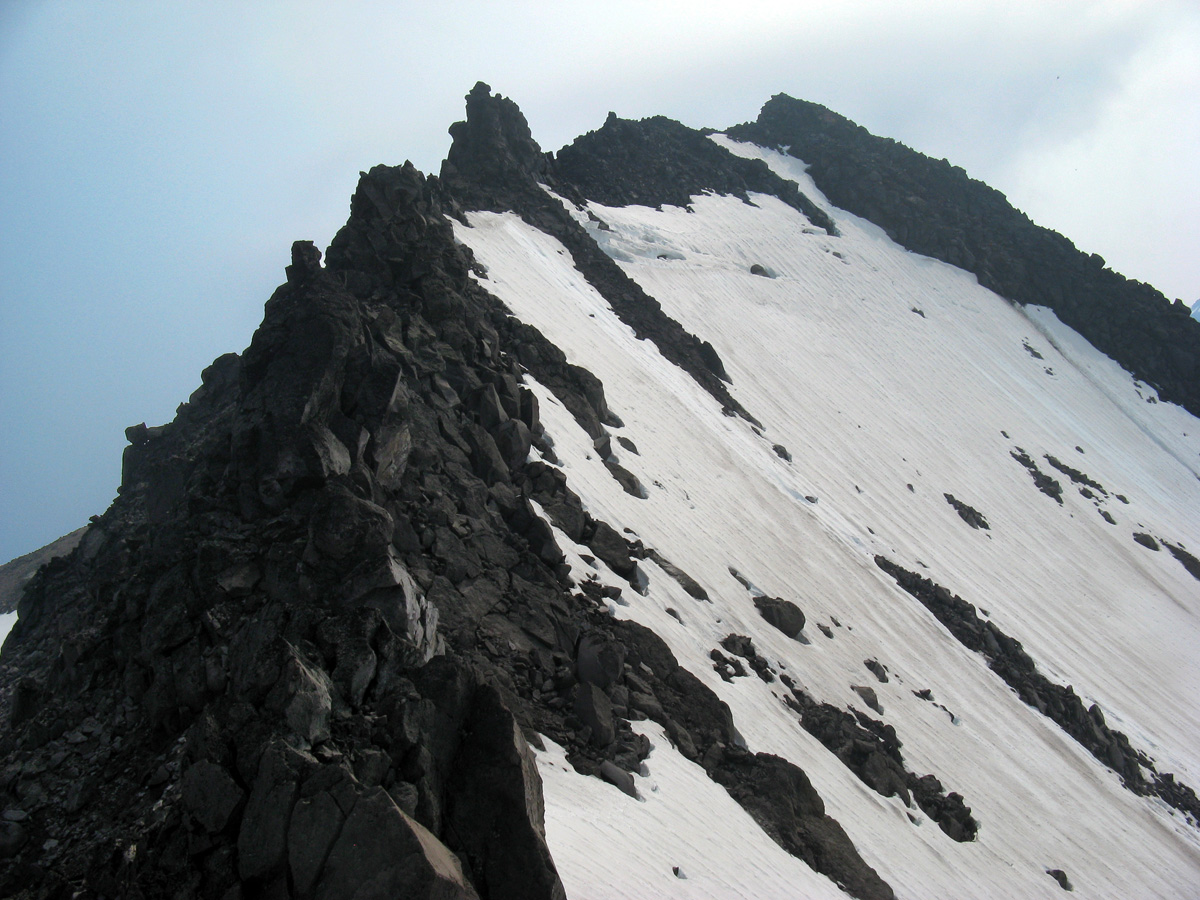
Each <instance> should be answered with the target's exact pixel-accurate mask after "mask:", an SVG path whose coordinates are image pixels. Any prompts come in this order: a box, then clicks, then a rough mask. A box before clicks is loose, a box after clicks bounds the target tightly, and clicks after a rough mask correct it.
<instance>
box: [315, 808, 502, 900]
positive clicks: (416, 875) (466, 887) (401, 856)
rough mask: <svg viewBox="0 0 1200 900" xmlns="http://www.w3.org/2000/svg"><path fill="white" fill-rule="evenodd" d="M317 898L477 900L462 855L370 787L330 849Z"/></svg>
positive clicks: (318, 899)
mask: <svg viewBox="0 0 1200 900" xmlns="http://www.w3.org/2000/svg"><path fill="white" fill-rule="evenodd" d="M315 896H316V898H317V900H347V898H353V900H391V898H395V897H429V898H437V900H478V895H477V894H476V893H475V890H474V889H473V888H472V887H471V886H470V884H469V883H468V882H467V880H466V879H465V878H464V877H463V872H462V866H461V864H460V863H459V861H458V859H457V857H455V855H454V854H453V853H451V852H450V850H449V849H447V847H446V845H445V844H443V843H442V842H441V841H439V840H438V839H437V838H436V837H434V836H433V835H432V834H431V833H430V832H429V831H428V830H427V829H426V828H425V827H424V826H423V825H420V824H418V823H417V822H415V821H414V820H413V819H411V818H409V817H408V816H407V815H405V814H404V812H403V811H401V809H400V808H399V807H398V806H396V804H395V802H394V801H393V800H392V798H391V797H390V796H389V795H388V793H387V791H385V790H384V789H383V788H373V789H370V790H368V791H366V792H365V793H364V794H363V795H362V796H361V797H360V798H359V799H358V802H357V803H355V804H354V809H353V810H351V812H350V814H349V815H348V816H347V817H346V822H345V824H344V825H343V826H342V830H341V834H340V835H339V836H338V838H337V840H336V841H335V842H334V844H333V847H332V849H331V850H330V851H329V856H328V858H327V859H326V861H325V866H324V871H323V874H322V875H321V877H320V881H319V883H318V884H317V888H316V893H315Z"/></svg>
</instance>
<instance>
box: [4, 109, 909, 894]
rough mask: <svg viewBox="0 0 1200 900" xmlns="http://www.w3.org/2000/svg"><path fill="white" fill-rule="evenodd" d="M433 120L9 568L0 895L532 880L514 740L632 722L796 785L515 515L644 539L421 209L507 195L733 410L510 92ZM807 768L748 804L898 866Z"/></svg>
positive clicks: (535, 883) (509, 329)
mask: <svg viewBox="0 0 1200 900" xmlns="http://www.w3.org/2000/svg"><path fill="white" fill-rule="evenodd" d="M452 132H453V134H454V137H455V142H454V147H453V148H452V150H451V153H450V156H449V159H448V160H447V164H446V168H445V171H444V173H443V174H444V180H443V179H438V178H436V177H425V176H424V175H422V174H421V173H419V172H418V171H417V170H416V169H415V168H413V166H412V165H410V164H405V165H404V166H398V167H387V166H377V167H375V168H373V169H371V170H370V171H369V172H366V173H363V174H362V176H361V178H360V180H359V183H358V186H357V188H356V190H355V193H354V196H353V198H352V201H351V212H350V217H349V220H348V221H347V223H346V225H345V227H343V228H342V229H341V230H340V231H339V232H338V234H337V236H336V237H335V238H334V240H333V242H332V243H331V245H330V247H329V250H328V253H327V255H326V258H325V260H324V263H322V257H321V254H320V252H319V251H318V250H317V249H316V248H315V247H314V246H313V245H312V244H311V243H308V242H304V241H299V242H297V243H296V244H295V245H294V246H293V248H292V263H291V265H290V266H288V268H287V280H286V282H285V283H284V284H283V285H281V286H280V287H279V288H278V290H276V292H275V293H274V295H273V296H272V297H271V298H270V300H269V301H268V302H267V304H266V307H265V310H264V318H263V322H262V324H261V326H260V327H259V328H258V330H257V331H256V332H255V335H254V337H253V340H252V341H251V344H250V346H249V347H248V348H247V349H246V351H245V352H244V353H243V354H241V355H240V356H239V355H237V354H227V355H225V356H222V357H221V358H219V359H217V360H216V361H215V362H214V363H213V364H212V365H211V366H209V367H208V368H207V369H206V370H205V371H204V373H203V375H202V384H201V386H200V387H199V388H198V389H197V390H196V391H195V393H193V395H192V396H191V398H190V399H189V401H188V402H187V403H185V404H183V405H182V406H181V407H180V409H179V411H178V414H177V416H176V418H175V420H174V421H173V422H171V423H170V424H168V425H165V426H161V427H155V428H147V427H146V426H144V425H139V426H134V427H132V428H130V429H129V431H128V433H127V436H128V438H129V440H130V445H129V446H128V447H127V448H126V451H125V456H124V460H123V470H122V484H121V488H120V492H119V497H118V499H117V500H116V501H115V502H114V504H113V505H112V507H111V508H110V509H109V510H108V511H107V512H106V513H105V514H104V515H103V516H100V517H98V518H97V519H96V521H95V522H94V523H93V524H92V525H91V527H90V528H89V529H88V531H87V533H86V535H85V536H84V537H83V539H82V541H81V542H80V544H79V546H78V547H77V548H76V549H75V550H74V552H72V553H71V554H70V555H68V556H65V557H61V558H58V559H55V560H54V561H52V562H51V563H50V564H49V565H47V566H45V567H43V568H42V569H41V571H40V572H39V574H38V575H37V576H36V577H35V578H34V579H33V580H32V582H31V584H30V586H29V588H28V589H27V590H26V591H25V593H24V595H23V597H22V599H21V601H20V606H19V610H20V619H19V621H18V623H17V625H16V626H15V627H14V629H13V631H12V633H11V635H10V637H9V638H8V640H7V642H6V644H5V648H4V655H3V660H2V662H0V717H3V719H4V721H6V722H7V723H8V724H7V727H6V728H5V729H4V730H3V731H2V732H0V791H3V804H4V808H5V817H4V824H3V832H2V833H0V895H4V896H16V897H22V898H50V897H60V896H71V895H77V894H79V893H81V892H82V893H83V894H85V895H95V896H129V897H134V896H136V897H145V898H153V897H168V896H169V897H200V898H212V900H217V898H236V897H251V896H272V897H284V896H292V897H299V898H317V900H324V898H334V897H338V898H340V897H354V896H361V897H366V896H405V897H430V898H432V897H439V898H440V897H445V898H451V897H454V898H475V897H482V898H491V900H500V898H517V897H520V898H545V900H558V898H562V897H563V896H564V892H563V887H562V884H561V882H560V880H559V878H558V874H557V872H556V869H555V865H554V861H553V859H552V858H551V855H550V851H549V849H548V847H547V843H546V837H545V829H544V824H543V803H542V794H541V783H540V780H539V776H538V772H537V767H536V765H535V762H534V757H533V755H532V751H531V749H530V747H529V741H530V740H533V741H534V742H535V743H536V742H537V741H539V740H540V738H539V737H537V735H539V734H541V735H546V736H548V737H550V738H552V739H553V740H555V741H556V742H557V743H559V744H560V745H561V746H563V747H565V748H566V749H567V752H568V758H569V759H570V760H571V761H572V763H573V764H574V765H575V766H576V768H577V769H578V770H579V771H580V772H583V773H585V774H595V775H598V776H601V777H604V778H606V779H607V780H609V781H612V782H614V783H618V784H623V785H624V788H625V789H628V788H629V787H630V784H631V783H632V779H631V777H630V776H629V774H628V773H629V772H631V771H636V770H637V769H638V767H639V765H640V763H641V761H642V760H643V759H644V758H645V757H646V755H647V753H648V752H649V743H648V741H646V739H645V738H644V737H641V736H639V735H637V734H635V733H634V732H633V730H632V729H631V727H630V724H629V721H630V718H631V717H639V716H649V717H652V718H655V719H656V720H657V721H660V722H662V723H663V724H664V727H665V728H666V729H667V731H668V733H669V734H670V735H671V737H672V740H673V741H675V742H676V744H677V746H678V747H679V749H680V751H681V752H682V753H683V754H684V755H685V756H687V757H688V758H691V759H694V760H697V761H702V762H703V764H704V765H705V767H706V769H707V770H708V771H709V772H710V775H711V777H713V778H714V779H715V780H717V781H718V782H720V783H721V784H724V785H726V786H727V788H728V789H729V791H730V792H731V793H732V794H733V795H734V796H735V797H744V798H747V799H746V802H747V804H751V800H750V799H749V798H751V797H752V796H753V795H754V790H753V785H754V784H756V783H757V781H759V780H761V779H762V778H763V777H765V776H764V775H763V773H764V772H767V771H775V770H776V769H779V768H780V765H782V766H783V770H786V773H787V778H788V779H789V780H790V781H789V783H794V784H797V785H801V786H803V785H806V784H807V781H806V779H805V778H804V776H803V773H802V772H800V770H798V769H796V768H795V767H794V766H790V764H781V763H770V762H768V761H763V760H759V759H758V758H757V757H755V756H753V755H751V754H748V753H747V752H746V751H745V749H744V746H740V745H739V739H738V738H737V737H736V730H735V729H734V726H733V723H732V719H731V717H730V715H729V710H728V708H727V707H725V706H724V704H722V703H721V702H720V701H719V700H717V699H716V697H715V696H713V695H712V694H711V692H709V691H708V690H707V689H706V688H704V687H703V685H702V684H701V683H700V682H699V681H698V680H697V679H696V678H695V676H693V675H691V674H690V673H689V672H687V671H686V670H684V669H683V668H682V667H680V666H678V665H677V664H676V663H675V661H674V659H673V658H672V657H671V655H670V652H669V651H668V650H667V649H666V647H665V645H662V642H661V641H659V640H658V639H657V638H656V637H654V636H653V635H651V634H650V633H649V632H645V633H643V632H642V631H638V630H637V629H636V628H635V627H634V626H631V625H629V624H621V623H618V622H615V621H614V620H613V619H612V618H611V616H609V615H608V614H607V613H606V612H605V611H604V606H603V603H604V601H605V599H606V596H605V592H604V591H600V592H598V593H597V592H596V591H595V590H592V589H591V588H590V587H589V586H587V585H584V586H580V585H576V584H575V583H574V582H573V581H572V580H571V579H570V578H569V576H568V571H567V569H566V568H565V567H563V566H561V565H560V563H561V561H562V559H563V556H562V552H561V550H560V549H559V548H558V546H557V545H556V543H555V539H554V533H553V531H552V529H551V527H550V524H549V522H547V520H546V519H545V518H543V516H542V514H541V511H544V512H545V514H546V515H547V516H549V518H550V521H552V522H554V523H555V524H556V525H558V526H559V527H560V528H562V529H563V530H564V532H566V533H567V534H568V536H570V537H571V538H572V539H574V540H578V541H581V542H584V543H586V544H588V545H589V546H590V547H591V548H592V550H593V552H595V553H596V555H597V556H598V557H600V558H601V559H603V560H604V561H605V562H606V563H607V564H609V565H610V566H612V568H613V570H614V571H617V572H619V573H622V574H624V575H626V576H627V577H629V578H631V579H632V580H636V577H637V562H636V560H638V559H641V558H644V557H645V556H646V551H645V550H644V549H643V548H641V547H640V544H633V543H631V542H629V541H628V540H626V538H625V537H624V536H623V535H622V534H621V533H619V532H618V531H617V530H616V529H614V528H612V527H611V526H610V525H608V524H607V523H605V522H602V521H598V520H596V519H595V518H593V517H592V516H591V515H590V514H589V513H587V512H586V511H585V510H584V509H583V506H582V504H581V502H580V500H579V498H578V497H577V496H576V495H575V494H574V493H573V492H572V491H571V489H570V487H569V485H568V484H567V483H566V477H565V475H564V474H563V472H562V471H561V470H560V469H558V468H556V467H555V466H553V465H550V464H547V463H546V462H543V461H541V460H539V459H537V457H538V456H539V455H540V456H541V457H542V459H546V460H552V459H553V449H552V445H551V443H550V442H549V440H548V438H547V435H546V434H545V431H544V428H543V426H542V423H541V421H540V418H539V412H538V403H537V399H536V397H535V396H534V395H533V393H532V392H531V391H530V390H529V388H528V387H527V386H526V385H525V384H524V383H523V381H524V373H525V372H530V373H532V374H533V375H534V376H535V377H536V378H537V379H538V381H539V382H540V383H541V384H542V385H545V386H546V387H548V388H549V389H550V390H552V391H553V392H554V393H555V395H556V396H557V397H558V399H559V400H561V402H562V403H563V404H564V406H565V407H566V408H567V409H569V410H570V411H571V412H572V414H573V415H574V416H575V417H576V419H577V420H578V421H579V423H580V425H581V426H582V427H583V428H584V429H585V430H586V431H587V432H588V433H589V434H591V435H593V437H594V438H596V439H597V440H600V439H606V434H607V433H606V426H611V425H614V424H617V421H616V420H615V417H614V416H613V414H612V413H611V412H610V411H609V410H608V408H607V404H606V402H605V398H604V389H603V385H602V384H601V383H600V382H599V380H598V379H597V378H595V376H593V375H592V374H591V373H589V372H587V371H585V370H583V369H580V368H578V367H576V366H572V365H570V364H569V363H567V361H566V358H565V356H564V354H563V353H562V351H561V350H559V349H558V348H557V347H555V346H554V345H553V344H551V343H550V342H549V341H547V340H546V339H545V337H543V336H542V335H541V334H540V333H539V332H538V331H537V330H536V329H534V328H532V327H530V326H528V325H525V324H522V323H520V322H518V321H517V320H516V319H515V318H513V317H512V316H511V315H510V314H509V313H508V311H507V310H506V309H505V308H504V307H503V306H502V305H501V304H500V303H499V301H497V300H496V299H495V298H494V297H492V296H491V295H490V294H488V293H487V292H486V291H485V290H484V289H483V288H482V287H480V283H479V282H478V281H476V280H475V279H474V278H472V277H471V272H472V269H473V267H474V261H473V260H472V258H471V254H470V252H469V251H468V250H467V249H466V248H464V247H462V246H461V245H459V244H457V243H456V242H455V240H454V235H453V230H452V227H451V224H450V222H449V220H448V218H447V216H448V215H457V216H462V215H463V214H464V211H465V210H471V209H477V208H495V207H496V203H498V202H499V198H503V199H504V201H505V202H511V203H512V207H513V208H515V209H517V211H518V212H520V213H521V214H522V215H524V216H527V217H529V218H530V219H534V220H536V221H537V222H538V223H539V224H540V226H541V227H546V228H548V229H549V230H551V233H554V234H556V235H558V236H560V238H562V239H563V240H564V242H565V243H567V244H568V246H569V247H571V248H572V252H573V253H575V254H577V259H578V261H579V263H580V266H581V269H583V270H584V271H585V272H586V273H587V274H588V276H589V278H592V279H594V283H597V282H598V283H599V284H602V285H604V286H605V287H604V288H603V289H604V290H607V291H609V292H610V294H611V295H612V297H614V298H617V300H616V301H615V302H614V305H617V303H621V302H624V303H626V305H627V306H630V308H632V309H633V310H634V311H633V312H627V314H629V315H630V316H632V317H633V318H634V319H635V320H637V321H639V322H641V323H642V325H641V326H639V327H643V328H644V329H645V330H646V331H647V333H648V336H650V337H652V338H653V339H655V340H656V341H659V342H661V343H660V347H662V348H665V349H664V353H666V354H668V355H669V356H672V354H673V356H672V358H673V359H675V360H676V362H678V363H679V364H681V365H684V366H685V368H689V367H690V368H689V371H693V370H694V371H693V374H694V375H695V376H696V377H698V378H699V379H701V380H702V383H704V384H705V386H706V387H708V388H709V389H710V390H711V391H712V392H713V393H714V395H715V396H718V398H719V399H721V400H722V403H723V404H724V405H725V406H726V408H728V409H730V410H731V411H735V410H740V407H738V406H737V403H736V401H735V400H733V398H732V397H731V396H730V395H729V394H728V391H727V389H726V387H725V384H724V382H722V381H721V380H720V378H719V377H718V375H717V374H716V373H715V372H714V366H713V365H712V364H711V363H712V362H713V360H712V359H711V358H707V357H705V355H704V354H703V353H702V344H701V342H699V341H698V340H697V339H696V338H694V337H692V336H691V335H688V334H687V333H686V332H684V331H683V330H682V328H681V327H680V326H679V325H678V323H674V322H673V321H672V320H670V319H668V318H667V317H666V316H664V315H663V314H662V313H661V310H659V309H658V308H657V304H654V302H653V301H652V300H650V299H649V298H647V297H645V296H644V295H641V294H640V290H635V288H636V286H634V285H633V283H632V282H631V281H629V280H628V279H626V278H625V277H624V275H623V274H621V273H620V270H619V269H617V268H616V266H615V264H613V263H612V262H611V260H608V258H607V257H605V256H604V255H603V254H602V253H601V252H600V251H599V250H597V249H595V245H594V243H592V242H591V241H590V238H588V237H587V234H586V232H585V231H584V230H583V229H582V228H581V227H579V226H577V225H576V224H575V222H574V220H573V219H571V217H570V216H569V215H567V214H566V212H565V210H563V208H562V206H561V205H560V204H559V203H558V202H557V201H553V200H550V199H549V198H548V197H547V195H545V194H544V193H543V192H541V190H540V188H538V187H537V179H540V178H542V177H549V178H553V174H552V173H548V172H547V170H546V167H547V166H549V162H548V161H547V158H546V157H544V156H543V155H542V154H541V153H540V151H539V150H538V149H537V146H536V144H534V143H533V142H532V139H531V138H530V137H529V132H528V127H527V126H526V125H525V123H524V119H523V117H521V115H520V112H519V111H518V110H517V109H516V106H515V105H514V104H512V103H511V102H510V101H507V100H504V99H503V98H499V97H492V96H491V95H490V92H489V91H488V90H487V89H486V87H484V86H477V88H476V89H475V90H474V91H472V93H471V95H470V96H469V97H468V118H467V121H466V122H465V123H460V124H459V125H456V126H455V127H454V129H452ZM539 198H540V199H539ZM589 247H590V248H591V249H588V248H589ZM639 304H641V306H639ZM639 317H640V318H639ZM713 358H715V354H713ZM706 359H707V360H708V361H707V362H705V360H706ZM718 363H719V361H718ZM706 373H707V374H706ZM664 564H665V563H664ZM668 565H669V564H668ZM675 577H677V578H680V579H686V578H687V577H686V575H684V574H683V573H682V572H677V573H676V574H675ZM687 580H688V581H690V579H687ZM693 584H694V583H693ZM608 590H611V589H605V591H608ZM692 592H693V594H694V595H699V596H700V597H702V596H703V595H704V594H703V589H702V588H700V587H699V585H694V587H693V588H692ZM618 593H619V592H618ZM639 673H640V674H639ZM781 771H782V770H781ZM797 790H799V788H797ZM803 793H804V797H805V799H804V803H803V804H802V807H803V808H799V807H798V808H795V809H793V808H792V807H790V806H789V807H788V808H787V809H786V810H785V809H784V807H782V806H780V805H779V803H778V802H777V801H776V800H773V799H770V798H768V799H765V800H763V799H760V800H754V801H753V804H752V805H748V808H751V809H752V812H753V813H754V814H755V815H756V817H757V818H759V820H760V821H761V822H762V823H763V824H764V827H767V828H768V830H769V831H770V832H771V834H772V835H773V836H774V837H775V838H776V839H777V840H779V841H780V842H781V843H782V844H783V845H784V846H785V847H788V848H789V849H792V850H793V851H794V852H797V853H799V854H800V855H802V856H803V857H804V858H806V859H810V860H815V861H816V862H814V865H816V866H817V868H819V869H820V870H821V871H825V872H828V873H829V874H830V875H831V877H835V878H838V879H839V880H841V881H843V882H844V883H846V884H848V885H857V886H859V887H860V890H859V891H857V896H860V897H864V898H866V897H890V896H891V891H890V889H889V888H887V886H886V884H884V883H883V881H882V880H881V879H880V878H879V877H878V875H877V874H876V873H875V872H874V870H872V869H871V868H870V867H869V866H867V865H866V864H865V863H864V862H863V861H862V860H861V858H860V857H859V856H858V854H857V851H856V850H855V849H854V847H853V845H852V844H851V843H850V842H849V839H848V838H846V836H845V834H844V832H842V831H841V829H840V827H838V826H837V823H836V822H833V820H832V819H830V818H829V817H828V816H825V815H824V813H823V807H822V805H821V801H820V798H819V797H817V796H816V795H815V792H814V791H812V789H811V787H807V788H806V789H805V790H804V792H803ZM797 829H799V830H797Z"/></svg>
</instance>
